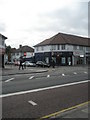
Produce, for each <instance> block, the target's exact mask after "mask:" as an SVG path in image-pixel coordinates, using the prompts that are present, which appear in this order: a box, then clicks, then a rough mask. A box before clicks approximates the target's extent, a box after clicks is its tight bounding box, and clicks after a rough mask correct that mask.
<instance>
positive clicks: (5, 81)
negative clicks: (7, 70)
mask: <svg viewBox="0 0 90 120" xmlns="http://www.w3.org/2000/svg"><path fill="white" fill-rule="evenodd" d="M14 79H15V78H10V79H8V80H6V81H5V82H10V81H11V80H14Z"/></svg>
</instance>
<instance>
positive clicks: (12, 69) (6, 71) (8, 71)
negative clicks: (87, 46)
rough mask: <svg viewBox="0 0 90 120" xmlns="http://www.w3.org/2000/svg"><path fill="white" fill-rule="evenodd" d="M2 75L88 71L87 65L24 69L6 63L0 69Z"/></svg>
mask: <svg viewBox="0 0 90 120" xmlns="http://www.w3.org/2000/svg"><path fill="white" fill-rule="evenodd" d="M0 71H1V74H2V76H6V75H14V74H32V73H41V72H52V71H54V72H55V73H56V74H57V73H58V71H59V73H67V72H76V71H86V72H88V66H59V67H58V66H56V67H55V68H52V67H50V68H41V67H27V68H26V69H24V70H22V69H20V70H19V66H14V65H6V66H5V68H3V69H1V70H0Z"/></svg>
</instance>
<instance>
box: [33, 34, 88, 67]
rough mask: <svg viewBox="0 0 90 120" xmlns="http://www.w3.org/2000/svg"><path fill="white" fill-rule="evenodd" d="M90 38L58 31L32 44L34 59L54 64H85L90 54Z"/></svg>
mask: <svg viewBox="0 0 90 120" xmlns="http://www.w3.org/2000/svg"><path fill="white" fill-rule="evenodd" d="M89 41H90V38H85V37H80V36H75V35H70V34H64V33H58V34H57V35H55V36H53V37H51V38H49V39H46V40H44V41H43V42H41V43H39V44H37V45H35V46H34V48H35V60H36V62H37V61H45V62H46V63H49V64H51V61H52V59H54V61H55V64H56V65H58V66H59V65H79V64H87V63H88V59H89V56H90V45H89V44H88V43H89Z"/></svg>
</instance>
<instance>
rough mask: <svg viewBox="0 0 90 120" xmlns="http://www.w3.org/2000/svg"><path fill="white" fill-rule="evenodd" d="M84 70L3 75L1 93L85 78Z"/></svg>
mask: <svg viewBox="0 0 90 120" xmlns="http://www.w3.org/2000/svg"><path fill="white" fill-rule="evenodd" d="M87 79H88V74H87V72H86V71H78V72H70V73H69V72H68V73H64V72H63V73H62V74H61V73H59V72H58V73H57V72H56V71H53V72H47V73H38V74H37V73H36V74H24V75H23V74H22V75H10V76H3V80H2V81H3V82H2V93H3V94H8V93H13V92H19V91H25V90H31V89H37V88H43V87H49V86H55V85H60V84H65V83H70V82H75V81H76V82H77V81H82V80H87Z"/></svg>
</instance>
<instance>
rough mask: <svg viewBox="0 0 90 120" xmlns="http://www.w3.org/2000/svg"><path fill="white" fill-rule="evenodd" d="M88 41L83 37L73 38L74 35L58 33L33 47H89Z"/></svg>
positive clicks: (88, 39)
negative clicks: (70, 45)
mask: <svg viewBox="0 0 90 120" xmlns="http://www.w3.org/2000/svg"><path fill="white" fill-rule="evenodd" d="M89 41H90V38H85V37H80V36H75V35H70V34H64V33H58V34H56V35H55V36H53V37H51V38H49V39H46V40H44V41H42V42H40V43H39V44H37V45H35V46H34V47H37V46H43V45H57V44H72V45H82V46H90V44H88V42H89Z"/></svg>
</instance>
